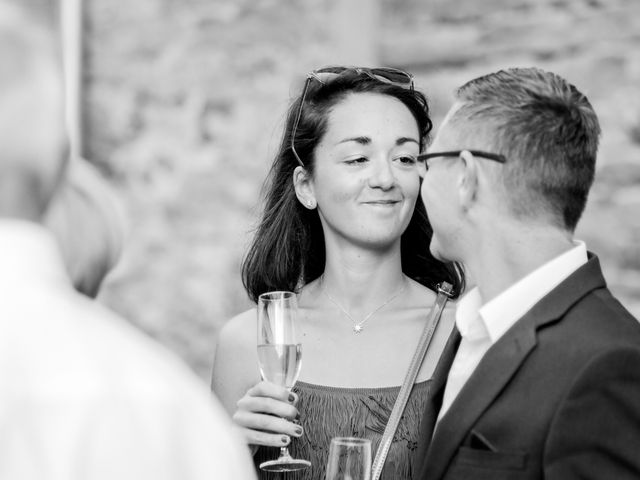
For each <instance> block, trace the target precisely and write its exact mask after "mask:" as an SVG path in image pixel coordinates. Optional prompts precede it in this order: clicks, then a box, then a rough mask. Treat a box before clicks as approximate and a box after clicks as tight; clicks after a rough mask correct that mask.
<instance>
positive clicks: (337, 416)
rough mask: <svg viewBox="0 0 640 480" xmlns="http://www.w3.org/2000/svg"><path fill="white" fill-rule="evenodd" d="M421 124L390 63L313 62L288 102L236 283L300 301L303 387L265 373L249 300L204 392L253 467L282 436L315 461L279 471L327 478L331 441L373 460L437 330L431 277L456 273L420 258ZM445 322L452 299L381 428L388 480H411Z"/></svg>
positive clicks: (407, 86)
mask: <svg viewBox="0 0 640 480" xmlns="http://www.w3.org/2000/svg"><path fill="white" fill-rule="evenodd" d="M430 130H431V119H430V118H429V109H428V106H427V101H426V99H425V97H424V95H423V94H422V93H421V92H419V91H418V90H415V89H414V86H413V78H412V77H411V75H410V74H408V73H406V72H403V71H400V70H394V69H385V68H380V69H366V68H353V67H329V68H323V69H320V70H317V71H315V72H312V73H311V74H309V76H308V78H307V81H306V83H305V87H304V89H303V91H302V93H301V94H300V96H298V98H297V99H296V100H295V101H294V102H293V104H292V107H291V109H290V110H289V114H288V117H287V121H286V127H285V130H284V133H283V139H282V144H281V148H280V150H279V152H278V153H277V155H276V158H275V160H274V162H273V166H272V168H271V173H270V178H269V183H268V184H267V189H266V197H267V198H266V200H267V204H266V208H265V211H264V215H263V218H262V220H261V224H260V227H259V228H258V231H257V233H256V235H255V237H254V239H253V243H252V245H251V247H250V249H249V252H248V254H247V257H246V259H245V261H244V265H243V280H244V285H245V288H246V290H247V292H248V294H249V296H250V297H251V298H252V299H253V300H254V301H256V299H257V298H258V296H259V295H260V294H261V293H264V292H268V291H272V290H290V291H295V292H296V293H297V294H298V295H297V299H298V304H299V312H300V315H299V316H298V318H297V324H296V329H297V332H298V336H299V338H300V340H301V341H302V342H301V343H302V352H303V354H302V358H303V362H302V369H301V372H300V381H298V382H297V383H296V385H295V387H294V389H293V391H294V393H293V394H291V395H290V394H289V392H288V391H287V390H286V389H285V388H283V387H281V386H277V385H274V384H272V383H268V382H260V374H259V371H258V357H257V349H256V310H255V309H252V310H249V311H247V312H245V313H242V314H240V315H238V316H236V317H235V318H233V319H231V320H230V321H229V322H228V323H227V324H226V325H225V326H224V327H223V329H222V331H221V333H220V336H219V344H218V348H217V350H216V360H215V364H214V371H213V388H214V391H215V392H216V393H217V394H218V395H219V397H220V399H221V401H222V402H223V404H224V405H225V407H226V408H227V409H228V410H229V412H231V413H233V414H234V420H235V421H236V423H237V424H238V425H239V426H241V427H243V431H244V433H245V437H246V439H247V442H248V443H250V444H251V445H253V446H254V450H256V454H255V460H256V463H257V464H260V463H261V462H262V461H265V460H272V459H275V458H276V457H277V456H278V451H277V449H274V448H269V447H282V446H284V445H289V443H290V450H291V453H292V455H293V456H294V457H296V458H300V459H306V460H309V461H310V462H311V468H308V469H307V470H303V471H301V472H295V473H292V474H289V475H290V476H289V477H288V478H291V479H314V480H321V479H324V476H325V466H326V463H327V458H328V450H329V443H330V440H331V437H335V436H357V437H362V438H367V439H370V440H371V442H372V448H373V450H372V453H373V454H374V455H375V453H376V451H377V449H378V446H379V444H380V443H381V438H382V437H383V432H384V430H385V427H386V426H387V424H388V423H389V418H390V412H391V410H392V408H393V406H394V403H395V401H396V398H397V397H398V393H399V391H400V386H401V384H402V383H403V380H404V378H405V376H406V374H407V371H408V368H409V365H410V363H411V359H412V357H413V355H414V352H415V351H416V350H417V345H418V344H419V342H418V340H419V338H420V337H421V334H422V332H423V331H424V330H425V328H427V327H429V326H430V325H434V323H432V320H431V318H430V313H431V311H432V306H433V305H434V300H435V298H436V293H435V292H436V289H437V285H438V284H439V283H440V282H443V281H447V282H450V283H451V284H452V285H454V290H455V292H459V291H460V290H461V288H462V285H461V283H462V282H461V278H460V277H459V276H458V275H457V272H456V269H455V268H454V266H453V265H452V264H449V263H443V262H440V261H438V260H436V259H435V258H434V257H433V256H431V255H430V254H429V253H428V252H427V253H426V254H425V253H424V251H423V247H424V245H426V244H428V242H429V239H430V235H431V229H430V226H429V222H428V220H427V216H426V213H425V211H424V207H423V205H422V204H421V203H420V202H419V201H418V200H419V192H420V172H421V169H422V167H421V166H420V165H419V164H418V161H417V157H418V154H419V153H420V151H421V150H422V149H423V148H424V146H425V145H426V142H427V138H428V134H429V131H430ZM452 328H453V309H452V308H447V309H446V310H445V313H444V314H443V315H442V319H441V321H440V323H439V324H438V326H437V328H436V329H435V335H434V337H433V341H432V343H431V344H430V345H429V349H428V351H427V353H426V357H425V358H424V361H423V362H422V364H421V366H420V365H419V370H418V374H417V378H416V382H415V384H414V385H413V388H412V390H411V393H410V396H409V400H408V403H407V404H406V407H405V408H404V413H403V414H402V417H401V421H400V423H399V425H398V427H397V430H396V432H395V435H394V436H392V437H391V438H392V439H393V441H392V442H391V444H390V449H389V454H388V456H387V458H386V462H385V463H384V468H383V469H382V477H381V478H383V479H386V480H408V479H411V478H413V473H412V470H411V455H412V453H413V451H414V450H415V446H416V444H417V441H418V438H419V424H420V417H421V414H422V412H423V410H424V406H425V404H426V402H427V401H428V399H429V396H430V387H431V377H432V375H433V373H434V371H435V370H436V369H437V368H438V367H439V366H441V365H442V362H441V359H442V358H443V357H442V352H443V351H444V349H445V345H446V344H447V341H448V339H449V338H450V334H451V331H452ZM297 418H299V423H300V424H298V420H297ZM261 475H262V477H261V478H269V477H268V476H269V475H270V474H269V473H264V472H262V473H261Z"/></svg>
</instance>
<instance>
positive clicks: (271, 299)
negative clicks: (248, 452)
mask: <svg viewBox="0 0 640 480" xmlns="http://www.w3.org/2000/svg"><path fill="white" fill-rule="evenodd" d="M297 313H298V304H297V302H296V295H295V293H293V292H267V293H263V294H262V295H260V296H259V297H258V365H259V367H260V373H261V375H262V378H263V380H266V381H268V382H271V383H275V384H276V385H280V386H281V387H284V388H286V389H287V390H289V391H291V389H292V388H293V385H294V384H295V383H296V380H297V379H298V374H299V373H300V365H301V360H302V345H300V343H298V342H297V341H296V335H295V322H296V316H297ZM310 466H311V462H309V461H308V460H302V459H296V458H292V457H291V455H290V454H289V450H288V449H287V447H282V448H280V456H279V457H278V459H276V460H269V461H266V462H262V463H261V464H260V468H261V469H262V470H266V471H269V472H292V471H295V470H302V469H304V468H307V467H310Z"/></svg>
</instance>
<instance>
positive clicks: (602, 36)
mask: <svg viewBox="0 0 640 480" xmlns="http://www.w3.org/2000/svg"><path fill="white" fill-rule="evenodd" d="M65 19H66V21H67V27H66V34H67V39H68V45H67V50H68V54H69V58H71V60H72V61H71V64H72V65H73V64H75V67H74V68H72V69H71V70H70V71H71V76H70V78H71V82H70V85H72V87H73V95H75V99H76V103H75V107H74V108H75V114H76V116H77V120H76V123H75V125H76V127H73V125H72V133H73V130H74V128H75V135H76V136H77V149H78V152H79V153H80V154H81V155H82V156H84V157H85V158H86V159H88V160H89V161H90V162H92V163H93V164H94V165H96V166H97V167H98V168H99V169H100V170H101V171H102V172H103V173H104V174H105V175H106V176H107V177H108V178H109V181H110V183H112V185H113V186H114V188H116V189H117V191H118V194H119V196H120V197H121V198H122V199H123V202H124V203H125V206H126V209H127V213H128V215H129V218H130V233H129V235H128V238H127V244H126V249H125V254H124V257H123V259H122V261H121V262H120V264H119V265H118V267H117V268H116V269H115V270H114V271H113V272H112V273H111V275H110V276H109V277H108V279H107V281H106V283H105V284H104V286H103V289H102V292H101V294H100V296H99V298H98V300H99V301H100V302H103V303H105V304H106V305H108V306H109V307H110V308H112V309H114V310H116V311H117V312H119V313H121V314H122V315H124V316H125V317H127V318H128V319H129V320H130V321H131V322H133V323H134V324H136V325H137V326H139V327H140V328H142V329H143V330H144V331H146V332H147V333H148V334H149V335H151V336H153V337H154V338H156V339H158V340H159V341H160V342H162V343H163V344H165V345H166V346H168V347H169V348H170V349H172V350H174V351H175V352H176V353H177V354H178V355H180V356H181V357H182V358H184V359H185V360H186V361H187V362H188V363H189V365H190V366H191V367H192V368H193V369H194V370H195V371H196V373H197V374H198V375H199V376H201V377H202V378H203V379H204V380H207V381H208V379H209V375H210V370H211V363H212V360H213V354H214V348H215V338H216V333H217V331H218V329H219V328H220V326H221V325H222V324H223V323H224V322H225V321H226V320H228V319H229V318H230V317H232V316H233V315H235V314H237V313H239V312H241V311H243V310H245V309H247V308H249V307H250V306H251V304H250V302H249V300H248V299H247V297H246V295H245V293H244V291H243V289H242V285H241V281H240V262H241V258H242V255H243V253H244V251H245V248H246V247H247V244H248V242H249V240H250V238H251V234H252V229H253V228H254V226H255V225H256V221H257V219H258V215H259V212H260V208H261V204H260V188H261V184H262V181H263V179H264V177H265V175H266V172H267V169H268V167H269V165H270V162H271V159H272V155H273V154H274V152H275V149H276V147H277V145H278V143H279V141H280V134H281V128H282V124H283V120H284V114H285V111H286V109H287V107H288V104H289V101H290V100H291V98H292V97H293V96H294V95H295V94H296V93H297V92H298V90H299V89H300V88H301V86H302V83H303V81H304V77H305V74H306V72H308V71H310V70H312V69H314V68H317V67H319V66H322V65H327V64H358V65H385V66H393V67H397V68H403V69H407V70H409V71H411V72H412V73H414V74H415V76H416V79H417V84H416V86H417V88H419V89H421V90H423V91H425V93H426V94H427V96H428V98H429V99H430V104H431V108H432V111H433V118H434V120H435V123H436V126H437V125H438V124H439V122H440V121H441V119H442V117H443V114H444V113H445V112H446V110H447V109H448V107H449V106H450V103H451V101H452V98H453V96H452V94H453V91H454V89H455V88H456V87H457V86H459V85H460V84H462V83H464V82H465V81H467V80H470V79H471V78H473V77H475V76H478V75H480V74H483V73H488V72H490V71H493V70H496V69H498V68H501V67H509V66H533V65H535V66H539V67H542V68H545V69H549V70H553V71H555V72H557V73H559V74H561V75H562V76H564V77H565V78H567V79H568V80H570V81H571V82H572V83H574V84H575V85H576V86H577V87H578V88H579V89H581V90H582V91H583V92H585V93H586V94H587V96H588V97H589V99H590V100H591V102H592V104H593V105H594V107H595V109H596V111H597V112H598V114H599V116H600V119H601V123H602V127H603V137H602V142H601V150H600V157H599V165H598V172H597V178H596V183H595V186H594V188H593V190H592V193H591V196H590V199H589V204H588V207H587V211H586V213H585V216H584V218H583V220H582V222H581V224H580V227H579V231H578V235H577V236H578V237H579V238H582V239H584V240H585V241H586V242H587V244H588V246H589V247H590V249H592V250H594V251H595V252H597V253H598V254H599V255H600V257H601V260H602V263H603V268H604V270H605V274H606V275H607V277H608V280H609V282H610V287H611V289H612V290H613V291H614V293H616V294H617V295H618V296H619V297H620V299H621V300H622V301H623V303H625V305H626V306H627V307H628V308H629V309H630V310H631V311H632V312H633V313H634V314H635V315H636V316H637V317H639V318H640V215H639V212H640V2H638V1H637V0H484V1H482V2H478V1H477V0H455V1H451V0H304V1H299V0H207V1H204V0H136V1H131V0H127V1H125V0H109V1H104V0H84V1H81V0H70V2H69V3H68V9H67V11H66V13H65ZM74 62H75V63H74ZM71 100H72V104H73V96H72V97H71ZM72 113H73V112H72ZM443 201H446V199H443ZM247 328H255V327H254V325H247Z"/></svg>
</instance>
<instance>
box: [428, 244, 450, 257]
mask: <svg viewBox="0 0 640 480" xmlns="http://www.w3.org/2000/svg"><path fill="white" fill-rule="evenodd" d="M429 251H430V252H431V255H433V256H434V257H435V258H436V260H440V261H441V262H452V261H453V259H452V258H451V256H450V255H448V254H447V253H446V251H445V250H444V249H443V248H442V247H441V246H440V245H439V243H438V242H435V241H433V240H431V245H429Z"/></svg>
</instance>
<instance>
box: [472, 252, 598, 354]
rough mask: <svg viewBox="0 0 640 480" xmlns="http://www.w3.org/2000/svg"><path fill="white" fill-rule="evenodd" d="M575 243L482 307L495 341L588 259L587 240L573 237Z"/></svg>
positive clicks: (481, 311)
mask: <svg viewBox="0 0 640 480" xmlns="http://www.w3.org/2000/svg"><path fill="white" fill-rule="evenodd" d="M573 243H574V247H573V248H571V249H570V250H568V251H566V252H565V253H562V254H560V255H558V256H557V257H555V258H554V259H552V260H550V261H549V262H547V263H545V264H544V265H542V266H541V267H539V268H537V269H536V270H534V271H533V272H531V273H530V274H528V275H527V276H526V277H524V278H522V279H521V280H519V281H518V282H516V283H515V284H513V285H511V286H510V287H509V288H507V289H506V290H505V291H504V292H502V293H501V294H500V295H498V296H497V297H495V298H494V299H492V300H491V301H489V302H487V303H486V304H485V305H482V306H481V307H480V308H479V314H480V317H481V318H482V320H483V323H484V325H485V327H486V329H487V331H488V333H489V336H490V337H491V342H492V343H495V342H496V341H497V340H498V339H499V338H500V337H501V336H502V335H503V334H504V333H505V332H506V331H507V330H508V329H509V328H511V326H513V324H514V323H516V322H517V321H518V319H520V318H521V317H522V316H523V315H524V314H525V313H527V312H528V311H529V310H530V309H531V307H533V306H534V305H535V304H536V303H538V302H539V301H540V300H541V299H542V298H544V297H545V296H546V295H547V294H548V293H549V292H550V291H551V290H553V289H554V288H556V287H557V286H558V285H559V284H560V283H561V282H562V281H563V280H565V279H566V278H567V277H568V276H569V275H571V274H572V273H573V272H575V271H576V270H577V269H578V268H579V267H581V266H582V265H584V264H585V263H586V262H587V260H588V258H587V247H586V245H585V243H584V242H582V241H579V240H574V242H573ZM479 295H480V294H479V293H478V296H479Z"/></svg>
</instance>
